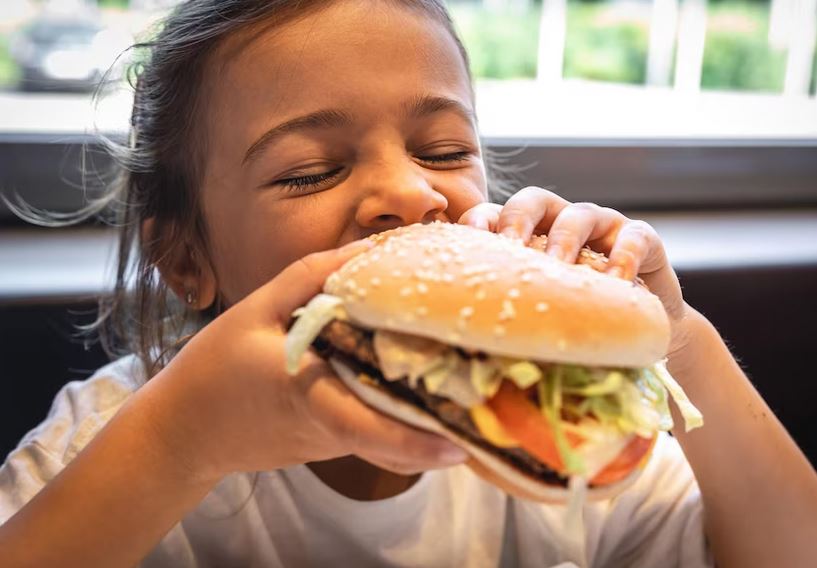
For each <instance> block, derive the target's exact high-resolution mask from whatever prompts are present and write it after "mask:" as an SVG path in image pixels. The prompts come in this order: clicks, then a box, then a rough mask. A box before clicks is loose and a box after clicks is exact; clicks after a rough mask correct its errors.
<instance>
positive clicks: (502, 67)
mask: <svg viewBox="0 0 817 568" xmlns="http://www.w3.org/2000/svg"><path fill="white" fill-rule="evenodd" d="M449 9H450V10H451V15H452V16H453V18H454V22H455V24H456V27H457V30H458V31H459V33H460V37H461V38H462V41H463V43H464V44H465V46H466V49H467V50H468V55H469V57H470V59H471V72H472V73H473V74H474V76H475V77H490V78H497V79H510V78H520V77H535V76H536V50H537V45H538V42H539V11H538V9H537V10H535V11H534V12H533V13H529V14H520V13H518V12H514V11H508V12H494V11H491V12H486V11H485V10H482V9H480V7H479V5H477V4H472V3H467V4H466V3H455V2H449Z"/></svg>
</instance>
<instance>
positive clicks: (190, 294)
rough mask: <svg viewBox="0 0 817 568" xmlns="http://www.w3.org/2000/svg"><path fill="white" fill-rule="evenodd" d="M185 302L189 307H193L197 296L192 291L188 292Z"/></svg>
mask: <svg viewBox="0 0 817 568" xmlns="http://www.w3.org/2000/svg"><path fill="white" fill-rule="evenodd" d="M184 301H185V302H187V305H188V306H192V305H193V302H195V301H196V296H195V294H193V291H192V290H188V291H187V294H185V296H184Z"/></svg>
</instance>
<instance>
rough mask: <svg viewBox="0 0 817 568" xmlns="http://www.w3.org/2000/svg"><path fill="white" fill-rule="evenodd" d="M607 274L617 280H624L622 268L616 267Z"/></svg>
mask: <svg viewBox="0 0 817 568" xmlns="http://www.w3.org/2000/svg"><path fill="white" fill-rule="evenodd" d="M607 274H609V275H610V276H613V277H615V278H624V269H623V268H622V267H620V266H614V267H612V268H610V269H608V270H607Z"/></svg>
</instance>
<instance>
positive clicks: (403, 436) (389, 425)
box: [307, 379, 468, 472]
mask: <svg viewBox="0 0 817 568" xmlns="http://www.w3.org/2000/svg"><path fill="white" fill-rule="evenodd" d="M307 400H308V401H309V404H310V408H311V412H312V413H313V415H314V416H317V417H318V418H319V420H320V421H321V423H322V424H324V426H325V427H326V428H327V430H328V431H329V433H330V435H331V436H332V437H333V438H334V439H335V440H336V441H337V443H338V445H339V446H340V447H341V448H343V452H344V453H353V454H356V455H358V456H360V457H362V458H364V459H366V460H368V461H376V462H378V463H381V464H389V469H391V470H393V471H394V470H395V469H397V468H399V469H400V471H401V472H417V471H424V470H427V469H435V468H440V467H449V466H451V465H456V464H459V463H463V462H464V461H466V460H467V457H468V456H467V454H466V453H465V452H464V451H463V450H462V449H461V448H459V447H458V446H456V445H454V444H453V443H451V442H449V441H448V440H446V439H445V438H443V437H441V436H438V435H436V434H432V433H429V432H424V431H421V430H418V429H416V428H412V427H410V426H407V425H406V424H403V423H402V422H398V421H397V420H394V419H392V418H389V417H387V416H385V415H383V414H381V413H379V412H377V411H376V410H374V409H372V408H371V407H369V406H367V405H366V404H364V403H363V402H362V401H360V399H358V398H357V396H355V395H354V394H353V393H352V392H350V391H349V390H348V389H347V388H346V387H345V386H344V385H343V383H341V382H340V381H339V380H337V379H328V380H322V381H316V382H314V383H313V384H311V385H310V386H309V392H308V394H307Z"/></svg>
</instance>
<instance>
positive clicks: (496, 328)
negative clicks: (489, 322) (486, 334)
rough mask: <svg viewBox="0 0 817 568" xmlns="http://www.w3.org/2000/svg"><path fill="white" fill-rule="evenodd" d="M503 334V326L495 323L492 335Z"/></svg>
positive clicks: (498, 335) (499, 335)
mask: <svg viewBox="0 0 817 568" xmlns="http://www.w3.org/2000/svg"><path fill="white" fill-rule="evenodd" d="M504 335H505V327H504V326H502V325H495V326H494V336H496V337H502V336H504Z"/></svg>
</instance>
